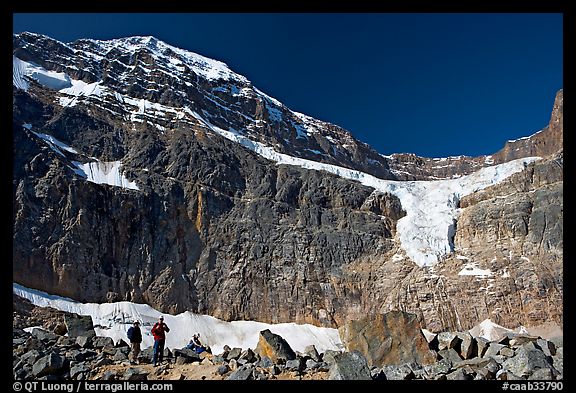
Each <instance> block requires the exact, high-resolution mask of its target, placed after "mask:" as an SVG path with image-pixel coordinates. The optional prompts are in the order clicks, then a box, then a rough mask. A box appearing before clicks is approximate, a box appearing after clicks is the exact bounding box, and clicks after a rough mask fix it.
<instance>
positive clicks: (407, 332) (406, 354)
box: [338, 311, 436, 367]
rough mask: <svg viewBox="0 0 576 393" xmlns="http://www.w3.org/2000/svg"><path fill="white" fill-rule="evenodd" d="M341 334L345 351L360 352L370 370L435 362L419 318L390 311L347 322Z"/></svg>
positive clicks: (340, 331) (402, 312)
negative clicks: (413, 363) (371, 368)
mask: <svg viewBox="0 0 576 393" xmlns="http://www.w3.org/2000/svg"><path fill="white" fill-rule="evenodd" d="M338 330H339V333H340V338H341V339H342V342H343V343H344V345H345V346H346V349H347V350H348V351H350V352H351V351H359V352H361V353H362V354H363V355H364V356H365V357H366V360H367V362H368V365H369V366H370V367H372V366H376V367H382V366H383V365H385V364H394V365H399V364H405V363H410V362H416V363H419V364H422V365H424V364H431V363H434V362H436V354H435V353H434V352H433V351H431V350H430V349H429V347H428V342H427V341H426V338H425V337H424V334H423V333H422V328H421V326H420V323H419V321H418V316H417V315H416V314H411V313H407V312H404V311H390V312H387V313H385V314H377V315H371V316H367V317H364V318H361V319H358V320H351V321H348V322H346V324H344V325H343V326H341V327H340V328H339V329H338Z"/></svg>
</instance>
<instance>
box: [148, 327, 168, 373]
mask: <svg viewBox="0 0 576 393" xmlns="http://www.w3.org/2000/svg"><path fill="white" fill-rule="evenodd" d="M169 331H170V329H169V328H168V325H166V324H165V323H164V317H163V316H160V318H159V319H158V322H156V323H155V324H154V326H152V335H153V336H154V357H153V359H152V362H153V363H154V366H156V363H157V362H160V363H162V359H163V358H164V343H165V342H166V333H167V332H169Z"/></svg>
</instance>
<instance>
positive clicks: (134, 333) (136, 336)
mask: <svg viewBox="0 0 576 393" xmlns="http://www.w3.org/2000/svg"><path fill="white" fill-rule="evenodd" d="M127 336H128V340H130V347H131V349H132V360H131V362H132V363H133V364H136V363H138V355H139V354H140V343H141V342H142V332H141V331H140V322H138V321H134V324H133V325H132V326H130V329H128V332H127Z"/></svg>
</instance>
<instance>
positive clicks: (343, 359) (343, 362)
mask: <svg viewBox="0 0 576 393" xmlns="http://www.w3.org/2000/svg"><path fill="white" fill-rule="evenodd" d="M328 379H331V380H371V379H372V377H371V375H370V368H369V367H368V363H367V362H366V358H365V357H364V356H363V355H362V353H360V352H358V351H352V352H344V353H341V354H338V355H336V356H334V363H333V364H332V365H331V366H330V373H329V375H328Z"/></svg>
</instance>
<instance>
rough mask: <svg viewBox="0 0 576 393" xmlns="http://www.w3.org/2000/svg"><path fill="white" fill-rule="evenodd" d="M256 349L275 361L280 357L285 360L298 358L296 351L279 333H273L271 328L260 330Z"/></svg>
mask: <svg viewBox="0 0 576 393" xmlns="http://www.w3.org/2000/svg"><path fill="white" fill-rule="evenodd" d="M255 351H256V353H257V354H258V355H260V357H264V356H267V357H269V358H270V359H271V360H272V361H273V362H274V363H277V362H278V360H280V359H282V360H284V361H286V360H294V359H296V353H294V351H293V350H292V348H291V347H290V345H289V344H288V343H287V342H286V340H284V339H283V338H282V337H281V336H279V335H278V334H274V333H272V332H271V331H270V330H269V329H266V330H262V331H261V332H260V336H259V338H258V345H256V350H255Z"/></svg>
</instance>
